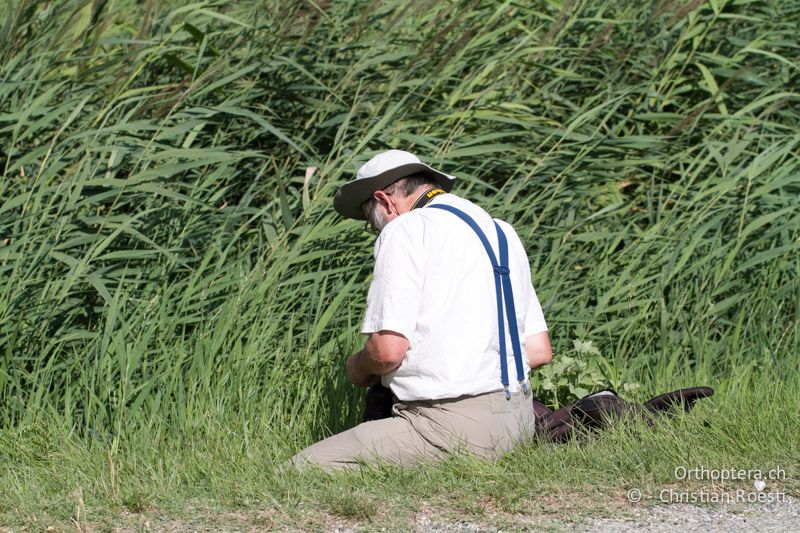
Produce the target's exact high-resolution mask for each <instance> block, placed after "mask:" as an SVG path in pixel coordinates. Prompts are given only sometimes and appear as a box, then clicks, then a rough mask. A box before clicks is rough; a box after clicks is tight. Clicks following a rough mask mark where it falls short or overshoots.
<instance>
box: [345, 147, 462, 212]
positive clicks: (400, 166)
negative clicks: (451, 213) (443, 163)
mask: <svg viewBox="0 0 800 533" xmlns="http://www.w3.org/2000/svg"><path fill="white" fill-rule="evenodd" d="M411 174H425V175H426V176H429V177H430V178H431V179H433V180H434V181H435V182H436V183H438V184H439V186H440V187H441V188H442V189H444V190H445V191H446V192H450V189H452V188H453V180H454V179H456V178H455V176H449V175H447V174H445V173H443V172H439V171H438V170H436V169H434V168H431V167H429V166H428V165H426V164H425V163H423V162H422V161H420V160H419V157H417V156H415V155H414V154H412V153H410V152H405V151H403V150H387V151H385V152H381V153H379V154H378V155H376V156H375V157H373V158H372V159H370V160H369V161H367V162H366V163H364V164H363V165H361V168H359V169H358V173H357V174H356V179H354V180H353V181H351V182H348V183H345V184H344V185H342V186H341V187H340V188H339V190H338V191H336V196H334V198H333V207H334V209H336V211H337V212H338V213H339V214H340V215H342V216H343V217H346V218H354V219H356V220H365V218H364V213H363V212H362V211H361V204H363V203H364V202H366V201H367V200H368V199H369V197H370V196H372V193H373V192H375V191H377V190H378V189H383V188H384V187H386V186H388V185H390V184H392V183H394V182H395V181H397V180H399V179H400V178H404V177H406V176H408V175H411Z"/></svg>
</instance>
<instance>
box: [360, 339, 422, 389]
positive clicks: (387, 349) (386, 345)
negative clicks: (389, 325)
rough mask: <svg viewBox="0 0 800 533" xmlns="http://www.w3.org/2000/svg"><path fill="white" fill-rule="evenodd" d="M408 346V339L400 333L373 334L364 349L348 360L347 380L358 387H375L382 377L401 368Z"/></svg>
mask: <svg viewBox="0 0 800 533" xmlns="http://www.w3.org/2000/svg"><path fill="white" fill-rule="evenodd" d="M408 346H409V343H408V339H406V338H405V337H404V336H403V335H401V334H400V333H396V332H394V331H389V330H382V331H376V332H375V333H371V334H370V336H369V338H368V339H367V342H366V344H365V345H364V349H363V350H361V351H360V352H356V353H354V354H353V355H351V356H350V358H348V359H347V367H346V372H347V379H348V380H350V383H352V384H353V385H355V386H356V387H369V386H370V385H374V384H375V383H377V382H378V379H379V378H380V376H383V375H385V374H388V373H389V372H392V371H393V370H395V369H397V367H399V366H400V364H401V363H402V362H403V359H404V358H405V356H406V351H407V350H408Z"/></svg>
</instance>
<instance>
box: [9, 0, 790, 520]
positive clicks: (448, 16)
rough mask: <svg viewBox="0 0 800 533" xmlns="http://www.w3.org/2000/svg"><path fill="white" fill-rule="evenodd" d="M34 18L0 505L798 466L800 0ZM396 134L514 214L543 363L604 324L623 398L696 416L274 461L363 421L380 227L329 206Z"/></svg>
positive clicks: (75, 6) (588, 479)
mask: <svg viewBox="0 0 800 533" xmlns="http://www.w3.org/2000/svg"><path fill="white" fill-rule="evenodd" d="M54 4H57V5H48V6H42V5H36V4H35V3H33V2H18V3H17V4H15V5H14V9H12V10H10V11H9V14H8V17H9V18H8V22H7V24H6V25H5V26H4V27H3V29H2V32H1V33H0V42H2V47H0V50H2V51H0V58H2V70H0V81H2V84H0V140H2V143H1V144H0V150H2V153H0V156H1V158H2V161H3V174H2V180H0V195H1V197H2V201H3V203H2V206H0V243H2V247H0V270H1V271H2V278H0V279H1V280H2V281H0V422H1V423H2V427H3V428H4V429H2V430H0V457H2V458H3V459H4V461H3V462H2V466H0V479H2V483H0V487H2V488H0V517H2V520H0V522H5V521H9V522H12V523H16V522H24V523H28V522H31V521H33V520H34V518H33V517H34V516H36V517H39V518H41V517H43V516H47V517H52V518H53V519H54V520H66V519H67V518H68V517H70V516H74V512H75V506H76V505H77V503H76V502H77V501H78V494H79V493H78V492H76V491H77V490H78V489H80V494H82V498H83V500H84V502H85V504H86V507H87V509H89V512H90V515H94V516H98V514H100V515H102V513H103V512H109V513H112V516H113V513H115V512H117V511H119V510H120V509H123V508H128V509H142V508H148V507H150V506H156V507H164V506H167V507H168V506H170V505H175V506H177V507H178V508H180V507H182V506H183V505H184V503H183V502H185V501H186V500H187V499H190V498H199V499H201V500H204V501H206V502H208V501H211V502H217V504H219V505H222V506H223V507H234V508H235V507H236V506H238V505H249V504H251V503H254V502H255V503H254V505H255V506H257V507H258V506H261V507H271V506H273V505H275V504H276V502H277V505H279V507H280V509H281V511H280V513H283V514H279V516H281V517H283V518H284V519H288V518H287V517H289V516H294V515H295V514H296V513H300V514H303V509H311V508H314V507H315V505H317V504H321V506H322V508H328V509H332V510H334V511H336V510H337V509H338V511H336V512H339V513H340V514H344V515H347V514H348V513H355V514H354V515H353V516H355V517H359V516H361V517H364V516H373V515H375V513H377V509H378V508H380V507H382V506H383V503H382V502H383V501H384V500H386V499H388V500H390V501H393V502H396V503H397V505H400V504H401V503H402V498H404V497H408V498H410V500H411V502H412V504H413V505H417V504H418V503H419V502H420V501H422V500H431V499H433V500H436V501H441V502H442V504H443V505H445V506H450V505H451V506H456V507H459V506H466V507H467V508H469V509H474V510H476V512H477V511H479V510H480V509H481V508H482V507H481V506H482V505H483V503H485V502H486V501H489V502H491V504H492V505H495V506H500V507H501V508H504V509H507V510H515V509H518V508H521V507H524V506H525V505H527V503H526V502H528V501H529V498H534V499H536V497H537V495H541V494H543V493H546V492H549V491H551V490H554V489H555V490H564V489H563V487H565V486H570V487H574V490H575V491H577V492H582V491H589V492H591V491H592V490H595V489H596V488H597V487H600V486H610V487H617V488H620V489H621V488H625V487H628V486H633V485H636V484H641V485H648V484H650V485H655V484H660V483H668V482H670V480H671V478H670V476H669V475H668V474H669V472H670V471H671V469H672V468H674V466H675V465H676V464H694V463H702V464H707V465H709V466H711V465H730V466H737V467H744V468H756V467H759V468H766V467H768V466H769V465H779V466H781V467H784V468H786V469H788V470H789V471H790V472H792V475H793V476H794V477H795V478H796V477H797V464H798V448H797V445H796V444H795V440H796V439H794V438H792V434H791V428H796V427H797V426H798V424H797V422H798V420H797V413H798V410H797V403H796V402H797V400H796V398H797V397H798V394H797V392H798V383H797V374H798V364H800V363H798V358H797V357H796V355H797V353H798V340H799V339H800V327H799V326H798V321H797V315H798V310H799V309H798V308H799V307H800V285H799V284H798V282H797V280H798V274H800V264H799V263H798V257H800V254H798V248H800V245H799V244H798V242H800V241H798V235H800V216H799V215H798V212H797V209H796V207H795V204H796V197H797V194H798V192H800V176H799V175H798V158H797V145H798V143H799V142H800V137H799V136H798V134H797V131H798V122H800V111H798V106H800V104H799V103H798V101H799V100H800V95H798V94H797V92H796V87H797V86H798V83H797V82H798V68H799V66H800V62H799V61H798V44H797V40H796V31H795V30H796V27H797V23H798V10H797V8H796V7H795V6H794V3H793V2H789V1H786V2H735V1H729V2H722V1H715V2H709V3H707V4H703V5H697V3H690V4H688V5H686V6H683V5H682V4H679V3H672V2H655V3H653V4H652V5H648V6H642V7H634V6H624V5H623V4H622V3H618V2H608V3H598V2H571V3H570V2H565V3H564V4H563V5H561V4H559V5H555V4H548V3H544V2H542V3H538V4H535V5H533V6H532V7H521V6H514V5H512V4H497V5H488V4H486V5H483V4H481V5H478V4H474V5H470V6H449V5H445V4H441V3H427V4H424V5H419V6H417V7H416V8H413V9H412V8H406V7H404V6H405V5H404V4H403V5H400V4H398V5H392V4H390V3H380V5H379V4H377V3H376V4H372V5H370V6H363V5H360V4H357V3H345V2H336V3H333V4H332V5H331V6H325V5H322V6H321V8H320V9H317V8H313V7H309V6H307V5H305V4H303V5H301V4H297V5H294V4H289V3H283V2H281V3H277V2H276V3H275V4H274V5H270V6H268V7H266V8H257V7H252V6H248V5H240V6H235V7H229V8H225V7H224V6H223V5H222V4H203V5H202V6H200V5H198V6H194V7H192V8H182V7H179V5H180V4H178V3H172V4H170V3H160V4H159V5H157V6H156V5H155V4H153V5H151V7H150V8H148V7H147V5H145V6H137V5H134V4H133V3H131V2H124V1H120V2H116V3H109V4H105V5H104V6H103V7H102V8H101V9H100V10H99V11H97V12H93V11H92V9H93V8H92V6H91V5H89V4H84V3H80V2H63V3H54ZM131 21H136V22H135V24H134V23H132V22H131ZM387 146H401V147H407V148H410V149H413V150H415V151H418V152H419V153H421V154H424V155H426V156H427V157H426V159H427V160H428V161H430V162H432V163H435V164H440V165H442V166H444V167H446V168H447V169H448V170H449V171H450V172H451V173H454V174H456V175H457V176H459V178H460V185H459V187H460V188H459V193H461V194H463V195H465V196H469V197H470V198H474V199H475V200H477V201H478V202H480V203H481V204H483V205H484V206H485V207H486V208H487V209H489V210H490V211H491V212H493V213H494V214H495V215H496V216H499V217H503V218H506V219H507V220H509V221H512V222H513V223H514V224H515V226H516V227H517V228H518V230H519V233H520V235H521V237H522V239H523V241H524V242H525V243H526V244H527V245H528V248H529V250H530V255H531V263H532V267H533V270H534V281H535V283H536V286H537V290H538V292H539V296H540V299H541V300H542V301H543V302H544V304H545V307H546V314H547V317H548V322H549V323H550V325H551V331H552V337H553V339H554V342H555V347H556V350H557V353H567V352H568V351H569V349H570V347H571V345H572V340H573V339H574V338H576V337H580V338H586V339H591V340H592V341H593V342H594V343H595V345H597V346H599V347H600V348H601V350H602V352H603V354H605V356H606V358H607V360H608V361H609V362H610V363H611V367H612V369H613V370H612V371H611V372H610V373H611V374H613V375H611V376H607V377H608V378H609V379H611V380H612V381H614V382H617V383H623V382H636V383H640V384H641V385H642V387H641V389H640V391H639V393H638V394H639V396H640V398H639V399H641V398H643V397H644V396H646V395H647V394H649V393H655V392H662V391H663V390H665V389H669V388H675V387H677V386H681V385H689V384H698V383H703V384H710V385H712V386H715V387H717V388H718V396H717V398H716V399H715V400H714V402H709V405H708V406H705V407H704V410H705V416H707V417H708V418H709V419H710V420H711V421H712V422H713V423H712V426H711V427H710V428H701V427H699V426H697V424H698V421H699V420H700V419H702V418H703V416H702V415H701V416H697V417H694V416H693V417H690V418H689V419H687V420H685V421H682V422H681V423H679V424H676V425H669V426H666V427H664V428H659V430H658V431H657V432H656V433H654V434H651V433H645V434H644V435H643V436H642V435H638V434H636V433H635V432H634V434H630V433H626V432H621V433H619V434H614V435H609V436H607V437H604V438H603V439H601V440H600V441H599V442H593V443H592V444H591V445H589V446H583V447H578V446H568V447H564V448H561V449H558V450H555V451H552V450H550V449H548V448H547V447H532V448H526V449H524V450H520V451H519V452H518V453H515V454H513V455H512V456H510V457H509V458H508V459H507V460H505V461H503V462H502V463H500V464H499V465H487V464H475V463H471V462H469V461H467V463H463V462H458V461H457V462H454V463H452V464H446V465H443V466H441V467H432V468H430V469H423V470H421V471H418V472H413V473H402V472H396V471H383V472H378V473H373V474H368V475H365V476H364V477H348V476H344V477H343V478H341V479H339V480H338V481H337V482H336V483H334V484H331V483H329V482H327V481H325V480H324V479H323V478H318V477H314V476H311V477H309V478H304V479H303V480H302V481H299V482H298V481H297V480H294V479H291V478H289V479H287V478H285V477H275V476H274V475H272V473H271V465H273V464H275V462H277V461H280V460H281V459H282V458H284V457H285V456H286V455H287V454H289V453H291V451H292V450H296V449H297V448H298V447H300V446H302V445H303V444H305V443H308V442H310V441H311V440H313V439H315V438H318V437H319V436H320V435H324V434H326V433H327V432H330V431H335V430H337V429H340V428H343V427H347V426H349V425H351V424H352V423H353V421H354V420H356V419H357V417H358V412H357V411H358V397H359V394H358V392H357V391H354V390H353V389H352V388H351V387H349V386H347V384H346V383H345V382H344V380H343V378H342V375H341V363H342V358H343V356H344V355H345V354H347V353H349V352H350V351H351V350H352V349H354V348H355V347H356V346H357V344H358V341H359V339H358V337H357V335H356V334H355V331H356V330H357V325H358V322H359V320H360V313H361V309H362V305H363V303H362V301H363V295H364V293H365V290H366V283H367V282H368V273H369V261H368V257H369V249H370V246H369V238H368V237H367V236H366V235H365V234H364V233H363V232H362V231H361V228H360V227H359V226H358V225H356V224H353V223H350V222H345V221H341V220H340V219H338V218H336V217H335V216H334V215H333V213H332V210H331V207H330V198H331V196H332V193H333V191H334V190H335V188H336V187H337V186H338V185H339V184H340V183H341V182H342V181H343V180H346V179H349V177H350V175H351V171H352V169H353V168H355V165H356V162H357V158H358V157H360V154H363V153H364V152H366V151H369V150H378V149H382V148H384V147H387ZM310 166H314V167H317V168H318V170H317V171H316V172H314V173H312V174H310V175H309V174H306V169H307V168H308V167H310ZM642 442H644V443H648V444H650V445H651V446H649V447H647V448H645V447H642V446H641V443H642ZM684 443H689V444H692V446H684V445H683V444H684ZM165 450H166V451H168V453H165ZM509 472H512V473H514V472H518V473H514V474H509ZM523 478H524V479H525V480H526V481H527V483H523V482H522V479H523ZM481 480H482V481H481ZM512 483H513V484H512ZM512 487H513V488H512ZM519 487H530V488H529V489H520V488H519ZM505 488H508V490H501V489H505ZM526 491H528V492H526ZM401 494H404V495H407V496H401ZM436 494H439V496H436V497H434V495H436ZM443 494H446V495H449V496H443ZM351 495H355V496H353V497H351ZM359 495H361V496H363V498H362V497H361V496H359ZM356 496H358V497H356ZM448 498H451V499H452V501H451V500H448ZM362 500H364V501H366V502H367V503H359V502H361V501H362ZM369 502H372V503H369ZM481 502H483V503H481ZM379 503H380V505H379ZM103 510H104V511H103ZM309 520H314V518H309Z"/></svg>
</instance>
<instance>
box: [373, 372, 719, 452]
mask: <svg viewBox="0 0 800 533" xmlns="http://www.w3.org/2000/svg"><path fill="white" fill-rule="evenodd" d="M713 394H714V389H712V388H710V387H692V388H688V389H680V390H676V391H672V392H667V393H665V394H660V395H658V396H656V397H655V398H651V399H650V400H648V401H646V402H645V403H644V405H639V404H634V403H630V402H626V401H625V400H623V399H622V398H620V397H619V395H618V394H617V393H616V392H614V391H613V390H610V389H606V390H602V391H600V392H594V393H592V394H589V395H588V396H584V397H583V398H581V399H580V400H578V401H576V402H575V403H572V404H570V405H565V406H564V407H562V408H560V409H558V410H556V411H553V410H552V409H550V408H549V407H547V406H546V405H545V404H543V403H542V402H540V401H539V400H537V399H536V398H533V412H534V414H535V416H536V418H535V420H536V421H535V426H534V435H536V436H537V437H541V438H545V439H548V440H551V441H553V442H565V441H567V440H569V439H570V437H572V435H573V434H574V433H575V430H576V429H578V430H579V431H581V434H586V433H587V432H589V431H597V430H600V429H602V428H604V427H607V426H608V425H609V424H613V423H614V422H615V421H616V420H619V419H621V418H623V417H626V416H637V417H643V418H644V419H645V420H646V421H647V423H648V425H650V426H652V425H653V420H654V418H655V416H657V415H667V416H670V415H672V414H674V409H676V408H677V407H679V406H680V407H681V408H683V410H684V411H685V412H687V413H688V412H689V411H691V410H692V408H693V407H694V404H695V402H697V400H699V399H701V398H708V397H709V396H712V395H713ZM392 405H394V398H393V397H392V392H391V390H389V389H388V388H387V387H384V386H383V385H381V384H377V385H373V386H372V387H370V388H369V390H368V391H367V397H366V401H365V406H364V422H369V421H370V420H380V419H382V418H388V417H390V416H392Z"/></svg>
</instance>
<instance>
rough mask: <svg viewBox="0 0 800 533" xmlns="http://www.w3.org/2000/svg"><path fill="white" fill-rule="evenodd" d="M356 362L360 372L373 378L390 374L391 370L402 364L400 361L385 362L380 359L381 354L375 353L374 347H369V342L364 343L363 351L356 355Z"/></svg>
mask: <svg viewBox="0 0 800 533" xmlns="http://www.w3.org/2000/svg"><path fill="white" fill-rule="evenodd" d="M356 357H357V360H358V363H357V364H358V368H359V370H360V371H362V372H364V373H366V374H370V375H373V376H383V375H385V374H388V373H389V372H392V371H393V370H395V369H397V367H399V366H400V363H402V362H403V361H402V359H401V360H400V361H397V362H394V361H391V360H385V359H384V358H382V357H381V354H379V353H377V351H376V350H375V347H374V346H371V345H370V343H369V342H367V343H366V345H365V346H364V349H363V350H361V351H360V352H358V353H357V354H356Z"/></svg>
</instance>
